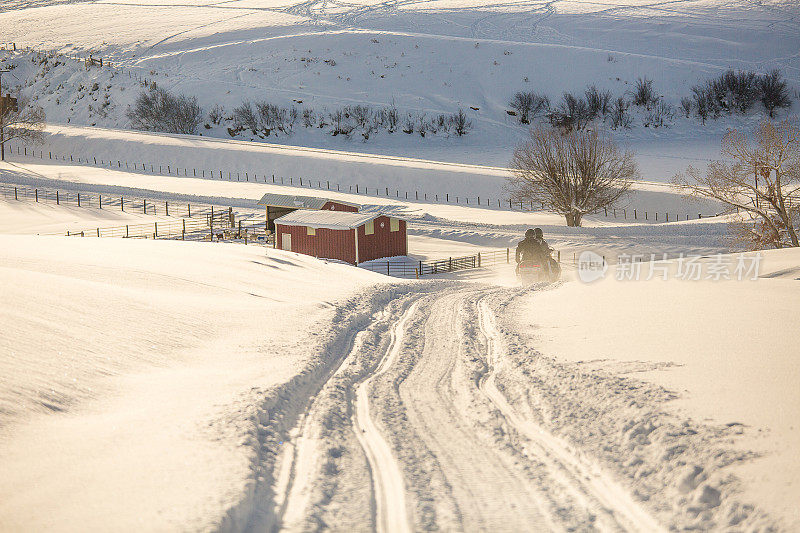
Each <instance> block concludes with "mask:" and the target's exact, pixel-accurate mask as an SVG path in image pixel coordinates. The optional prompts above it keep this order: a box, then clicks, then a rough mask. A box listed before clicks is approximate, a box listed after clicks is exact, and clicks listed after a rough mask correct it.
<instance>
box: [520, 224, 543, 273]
mask: <svg viewBox="0 0 800 533" xmlns="http://www.w3.org/2000/svg"><path fill="white" fill-rule="evenodd" d="M536 230H539V231H538V233H539V235H541V234H542V230H541V229H539V228H536V229H535V230H533V229H529V230H527V231H526V232H525V240H522V241H520V242H519V244H517V252H516V259H517V264H520V263H521V262H522V261H536V260H538V259H539V258H540V257H541V256H542V248H541V243H540V241H539V240H538V239H537V238H536V233H537V232H536Z"/></svg>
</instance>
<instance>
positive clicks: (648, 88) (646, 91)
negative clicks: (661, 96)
mask: <svg viewBox="0 0 800 533" xmlns="http://www.w3.org/2000/svg"><path fill="white" fill-rule="evenodd" d="M656 98H657V97H656V92H655V89H653V80H651V79H648V78H647V77H645V78H639V79H637V80H636V88H635V89H634V91H633V105H635V106H638V107H649V106H650V103H651V102H653V101H654V100H656Z"/></svg>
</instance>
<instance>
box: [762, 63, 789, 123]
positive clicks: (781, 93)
mask: <svg viewBox="0 0 800 533" xmlns="http://www.w3.org/2000/svg"><path fill="white" fill-rule="evenodd" d="M782 78H783V77H782V76H781V71H780V70H778V69H775V70H773V71H772V72H770V73H769V74H765V75H764V76H761V78H759V81H758V82H759V88H760V89H761V103H763V104H764V108H765V109H766V110H767V111H768V112H769V116H770V118H772V117H773V116H775V109H778V108H781V107H791V105H792V101H791V100H790V99H789V90H788V89H787V87H786V81H785V80H784V79H782Z"/></svg>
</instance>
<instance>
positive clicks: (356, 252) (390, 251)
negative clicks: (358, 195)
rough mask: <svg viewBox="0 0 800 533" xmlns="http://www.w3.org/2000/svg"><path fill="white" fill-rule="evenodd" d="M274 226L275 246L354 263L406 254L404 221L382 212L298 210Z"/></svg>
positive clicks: (276, 222)
mask: <svg viewBox="0 0 800 533" xmlns="http://www.w3.org/2000/svg"><path fill="white" fill-rule="evenodd" d="M275 228H276V230H275V247H276V248H280V249H281V250H287V251H291V252H298V253H301V254H306V255H313V256H314V257H320V258H325V259H338V260H340V261H345V262H347V263H351V264H353V265H357V264H359V263H363V262H365V261H372V260H373V259H380V258H382V257H394V256H398V255H407V254H408V234H407V233H406V221H405V220H402V219H399V218H396V217H390V216H388V215H385V214H382V213H350V212H343V211H310V210H302V211H300V210H298V211H295V212H293V213H289V214H288V215H285V216H282V217H280V218H279V219H277V220H275Z"/></svg>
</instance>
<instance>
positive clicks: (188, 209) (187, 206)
mask: <svg viewBox="0 0 800 533" xmlns="http://www.w3.org/2000/svg"><path fill="white" fill-rule="evenodd" d="M186 210H187V211H189V218H192V204H189V203H187V204H186Z"/></svg>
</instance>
